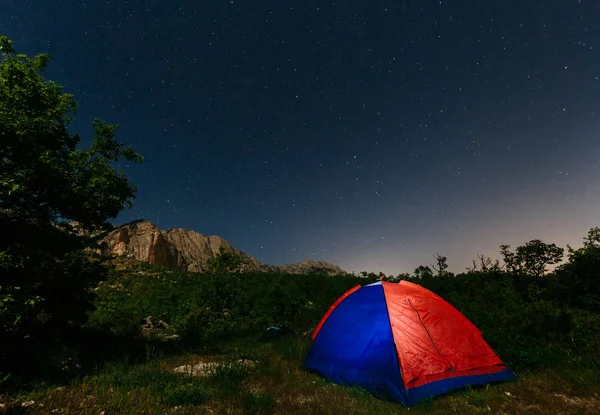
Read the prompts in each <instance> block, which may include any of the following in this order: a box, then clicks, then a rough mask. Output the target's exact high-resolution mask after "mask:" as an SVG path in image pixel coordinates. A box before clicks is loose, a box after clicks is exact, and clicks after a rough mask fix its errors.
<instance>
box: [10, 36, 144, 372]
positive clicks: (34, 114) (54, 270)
mask: <svg viewBox="0 0 600 415" xmlns="http://www.w3.org/2000/svg"><path fill="white" fill-rule="evenodd" d="M0 52H1V53H2V55H1V58H0V126H1V130H0V143H1V146H0V229H2V232H0V275H2V279H1V280H0V338H1V339H2V341H1V342H0V368H2V369H0V371H2V372H6V371H7V369H6V368H7V367H8V366H10V365H13V366H14V365H16V366H17V367H22V366H23V365H24V364H26V363H27V362H28V361H30V359H29V357H28V355H27V354H28V353H31V352H32V349H31V347H30V346H33V345H35V344H36V343H41V344H47V342H48V341H49V340H50V339H54V338H58V337H61V336H64V334H65V333H66V332H68V330H69V329H72V328H76V327H79V326H80V325H81V324H83V323H84V322H85V319H86V315H87V314H86V313H87V312H88V311H89V310H91V295H90V293H89V287H91V286H92V285H93V284H94V283H97V281H99V280H101V279H102V278H103V277H104V274H105V270H104V268H103V266H102V264H101V263H100V261H99V260H98V259H94V258H90V256H89V255H88V254H86V253H85V252H84V250H83V248H84V247H85V245H86V241H87V238H86V237H84V236H78V235H76V234H75V233H73V232H72V227H71V226H70V225H69V224H68V223H67V221H76V222H79V224H80V226H81V229H82V230H83V231H88V232H90V231H95V230H98V229H103V228H106V227H107V226H109V223H108V222H107V220H108V219H110V218H114V217H115V216H116V215H117V214H118V212H119V211H121V210H122V209H123V208H124V207H125V206H128V205H131V200H132V198H133V197H134V194H135V186H134V185H133V184H132V183H130V182H129V180H128V179H127V178H126V177H125V176H124V174H123V173H121V172H118V171H116V170H115V169H114V168H113V167H112V166H111V162H116V161H119V160H120V159H121V158H124V159H126V160H129V161H141V157H140V156H139V155H138V154H137V153H135V152H134V151H133V150H132V149H131V148H126V147H124V146H123V144H121V143H119V142H117V141H115V139H114V137H115V131H116V128H117V127H116V126H114V125H107V124H104V123H102V122H101V121H100V120H95V121H94V125H93V127H94V131H95V136H94V137H93V140H92V146H91V148H89V149H87V150H81V149H77V148H76V147H77V145H78V144H79V142H80V141H81V138H80V137H79V136H78V135H77V134H71V133H70V132H69V130H68V125H69V122H70V121H71V117H72V115H73V114H74V113H75V109H76V105H75V101H74V100H73V97H72V96H71V95H69V94H67V93H64V92H63V91H62V89H61V87H60V86H59V85H57V84H56V83H54V82H52V81H47V80H45V79H44V78H43V77H42V73H43V71H44V69H45V68H46V67H47V65H48V63H49V60H50V58H49V56H48V55H37V56H35V57H33V58H29V57H27V56H25V55H22V54H17V53H16V51H15V49H14V47H13V45H12V42H11V41H10V40H9V39H8V38H6V37H5V36H0ZM23 352H24V353H23ZM9 356H10V358H8V357H9ZM19 357H24V358H25V359H24V360H23V359H20V358H19Z"/></svg>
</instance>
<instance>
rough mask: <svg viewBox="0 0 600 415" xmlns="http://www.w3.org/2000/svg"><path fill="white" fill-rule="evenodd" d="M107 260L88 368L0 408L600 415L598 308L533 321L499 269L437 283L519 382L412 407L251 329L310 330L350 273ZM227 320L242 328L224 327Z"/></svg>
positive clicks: (531, 308) (534, 314) (19, 391)
mask: <svg viewBox="0 0 600 415" xmlns="http://www.w3.org/2000/svg"><path fill="white" fill-rule="evenodd" d="M116 264H117V266H116V267H115V270H114V272H113V273H112V275H111V277H110V279H109V280H108V281H106V282H105V283H103V284H101V286H100V287H99V289H98V290H97V292H98V294H99V296H98V300H97V309H96V311H95V312H94V313H93V314H92V316H91V319H90V322H91V323H90V324H91V325H92V326H93V327H92V328H93V329H94V330H97V333H100V334H99V335H98V334H96V335H94V336H91V337H89V339H86V340H84V341H83V343H85V345H86V346H85V347H86V350H84V351H85V352H86V353H84V355H85V359H84V360H90V359H92V363H93V364H89V363H88V364H87V365H86V368H87V369H86V371H85V372H84V373H83V374H81V375H80V376H79V377H75V378H72V379H71V380H70V381H66V382H63V383H58V382H56V381H55V382H52V381H49V380H45V381H39V382H38V383H37V384H34V385H31V384H29V385H27V386H25V384H24V385H21V387H16V388H14V387H13V388H12V389H10V392H6V393H5V394H4V395H2V396H0V403H1V405H0V414H5V413H6V414H20V413H28V414H95V415H98V414H104V415H109V414H171V413H173V414H204V413H207V414H270V413H272V414H528V413H531V414H598V413H600V363H599V362H600V360H599V359H598V358H597V353H598V347H596V346H597V345H598V344H599V343H598V342H599V336H598V327H599V326H598V323H599V321H600V318H599V317H600V316H598V315H597V314H594V313H584V312H577V313H575V312H572V313H571V315H572V316H573V325H572V327H571V326H568V327H567V328H566V329H564V330H562V331H556V330H555V332H552V329H551V327H553V326H556V324H555V322H554V320H551V321H549V322H547V323H546V322H545V320H543V319H542V317H543V318H544V319H547V318H549V317H548V316H550V317H552V316H554V315H555V314H556V311H557V308H556V307H554V306H551V305H546V303H539V304H538V303H526V302H523V301H521V300H518V299H515V298H513V297H515V295H516V294H515V293H518V290H517V291H514V290H513V288H511V287H512V286H511V285H510V284H509V282H507V280H504V279H498V280H493V279H491V278H486V279H485V280H483V279H482V280H481V281H482V282H484V283H485V284H487V285H482V284H477V282H478V281H475V280H473V281H470V280H467V277H462V278H463V279H458V278H457V279H456V280H454V281H450V282H448V283H447V284H448V285H447V286H440V287H438V288H437V289H436V291H439V292H441V293H442V296H444V297H446V298H448V299H449V300H450V301H451V302H452V303H453V304H455V305H456V306H457V307H458V308H459V309H460V310H461V311H463V312H465V314H466V315H467V317H469V318H470V319H472V320H474V321H476V322H477V325H478V326H479V327H480V328H482V329H483V331H484V333H486V335H487V336H488V337H489V338H490V339H491V344H492V346H493V348H494V349H495V350H496V351H497V352H498V353H499V355H500V356H501V357H502V358H503V359H504V361H505V362H507V363H509V364H510V366H511V368H513V369H514V370H515V372H516V374H517V376H518V380H517V381H516V382H511V383H504V384H491V385H487V386H485V387H477V388H468V389H464V390H460V391H456V392H453V393H450V394H447V395H444V396H440V397H437V398H435V399H432V400H429V401H426V402H423V403H421V404H419V405H417V406H415V407H413V408H411V409H410V410H409V409H406V408H404V407H402V406H401V405H400V404H398V403H395V402H389V401H385V400H381V399H378V398H376V397H374V396H373V395H371V394H370V393H369V392H368V391H365V390H362V389H359V388H354V387H345V386H341V385H337V384H334V383H331V382H329V381H327V380H325V379H323V378H321V377H319V376H317V375H315V374H312V373H308V372H305V371H303V370H302V369H301V364H302V360H303V359H304V356H305V355H306V352H307V351H308V348H309V347H310V339H309V338H308V337H307V336H302V335H290V336H287V337H283V338H280V339H277V340H274V341H265V340H263V339H262V337H261V335H262V331H263V330H264V328H266V327H267V326H268V325H270V324H272V323H273V322H276V321H281V322H284V323H286V324H287V325H288V326H290V327H292V328H294V329H295V330H296V331H297V332H302V331H303V330H304V329H306V328H307V327H310V326H312V327H314V325H316V323H317V322H318V320H319V319H320V317H321V316H322V314H323V312H324V311H325V310H326V309H327V308H328V307H329V306H330V305H331V303H332V302H333V301H334V300H335V299H336V298H337V297H338V296H339V295H340V294H341V293H343V292H344V291H346V290H347V289H348V288H350V287H352V286H353V285H355V284H356V283H357V282H358V281H357V280H356V279H352V278H346V279H343V278H342V279H326V280H323V277H322V276H316V277H315V276H281V275H279V276H277V275H248V276H244V278H243V279H241V280H237V281H236V280H235V279H234V278H232V277H231V276H223V275H221V276H215V277H211V276H209V275H206V276H198V275H194V274H188V273H184V272H179V271H171V270H166V269H157V268H156V267H151V266H148V265H145V264H139V263H133V264H127V263H125V262H124V261H123V260H122V259H119V260H117V262H116ZM468 278H474V277H468ZM436 283H440V284H441V283H444V282H443V281H436ZM450 284H451V285H450ZM459 284H462V285H459ZM493 284H495V285H493ZM224 287H226V288H227V289H224ZM240 287H241V288H240ZM231 290H233V291H231ZM444 290H445V291H444ZM473 290H480V291H481V292H480V291H474V292H471V291H473ZM485 290H487V291H489V292H490V295H495V296H496V298H495V299H494V304H495V307H493V308H491V307H487V303H486V301H489V298H490V297H489V295H488V294H487V293H483V291H485ZM231 292H234V293H236V295H237V297H236V296H232V295H231ZM546 308H548V309H547V310H546ZM148 315H152V316H155V317H157V319H158V318H160V319H164V321H166V322H168V323H169V326H168V328H160V329H158V331H156V332H153V333H150V334H151V335H150V337H148V336H147V335H144V336H142V335H140V332H139V325H140V319H141V318H143V317H145V316H148ZM280 317H281V319H280V320H277V319H278V318H280ZM524 317H525V318H524ZM157 319H156V320H157ZM156 320H155V321H156ZM540 321H541V323H540ZM542 323H543V324H545V325H546V326H547V327H550V328H549V329H546V328H545V327H546V326H544V325H542ZM231 326H234V327H241V328H242V329H238V330H236V331H234V332H233V334H232V332H231V330H230V327H231ZM530 327H534V328H536V327H537V328H538V329H539V328H540V327H541V329H540V333H541V334H540V333H537V334H536V333H533V332H532V330H531V328H530ZM511 330H512V331H511ZM173 333H178V334H182V336H181V338H180V339H179V340H178V341H176V342H170V341H165V340H161V338H160V334H166V335H171V334H173ZM186 333H187V334H186ZM548 333H550V334H551V335H552V336H553V337H552V336H550V334H548ZM553 333H554V334H553ZM543 336H546V337H543ZM83 343H82V344H83ZM243 361H250V362H252V364H251V365H248V364H243V363H240V362H243ZM202 362H203V363H208V362H213V363H215V366H211V367H210V368H209V369H208V372H207V374H206V376H192V375H189V374H185V373H176V372H174V369H175V368H178V367H180V366H183V365H196V364H199V363H202Z"/></svg>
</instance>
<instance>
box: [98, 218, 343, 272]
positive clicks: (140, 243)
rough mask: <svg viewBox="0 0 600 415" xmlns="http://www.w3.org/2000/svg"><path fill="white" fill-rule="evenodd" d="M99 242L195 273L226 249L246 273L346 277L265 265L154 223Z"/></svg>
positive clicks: (308, 267)
mask: <svg viewBox="0 0 600 415" xmlns="http://www.w3.org/2000/svg"><path fill="white" fill-rule="evenodd" d="M98 241H99V243H100V246H101V247H103V248H102V249H103V250H104V251H105V252H107V253H111V254H114V255H122V256H127V257H131V258H135V259H137V260H140V261H145V262H148V263H150V264H155V265H159V266H165V267H169V268H176V269H182V270H186V271H191V272H205V271H207V270H208V260H209V259H210V258H213V257H214V256H216V255H217V254H219V252H220V250H221V248H223V249H224V250H225V251H226V252H231V253H235V254H237V255H239V256H240V257H241V258H242V265H241V270H242V271H280V272H286V273H291V274H306V273H311V272H321V273H325V274H327V275H340V274H346V272H345V271H343V270H342V269H341V268H340V267H338V266H337V265H333V264H329V263H327V262H324V261H310V260H308V261H302V262H299V263H296V264H288V265H282V266H276V265H268V264H262V263H260V262H259V261H258V260H257V259H256V258H254V257H252V256H250V255H248V254H246V253H244V252H242V251H240V250H239V249H236V248H234V247H233V246H232V245H231V243H229V241H226V240H225V239H223V238H221V237H219V236H203V235H201V234H199V233H198V232H194V231H190V230H186V229H181V228H174V229H169V230H161V229H159V228H157V227H156V226H155V225H154V224H153V223H151V222H148V221H144V220H140V221H135V222H131V223H128V224H125V225H122V226H120V227H117V228H116V229H114V230H112V231H110V232H108V233H106V234H104V235H102V236H100V237H99V238H98Z"/></svg>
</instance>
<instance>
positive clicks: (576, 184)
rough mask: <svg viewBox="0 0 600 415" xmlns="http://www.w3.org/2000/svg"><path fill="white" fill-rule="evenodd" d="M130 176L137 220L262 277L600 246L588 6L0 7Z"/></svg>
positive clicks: (459, 262)
mask: <svg viewBox="0 0 600 415" xmlns="http://www.w3.org/2000/svg"><path fill="white" fill-rule="evenodd" d="M0 32H2V33H3V34H5V35H7V36H8V37H9V38H11V39H12V40H13V41H14V45H15V47H16V48H17V51H19V52H23V53H27V54H34V53H45V52H47V53H50V54H51V55H52V58H53V59H52V61H51V66H50V69H49V70H48V71H47V73H46V76H47V77H48V78H49V79H52V80H55V81H56V82H58V83H60V84H62V85H63V86H64V87H65V90H66V91H67V92H70V93H73V94H74V95H75V98H76V100H77V101H78V103H79V115H78V117H77V118H76V120H75V121H74V122H73V123H72V124H71V126H72V130H73V131H74V132H79V133H80V134H82V135H83V136H84V137H86V139H85V140H84V143H83V145H84V146H87V145H88V144H89V137H90V134H91V121H92V119H93V118H94V117H99V118H101V119H103V120H105V121H107V122H110V123H116V124H119V125H120V128H119V134H118V139H119V140H121V141H124V142H126V143H127V144H130V145H132V146H133V147H134V148H135V149H136V150H137V151H139V152H140V153H141V154H143V155H144V156H145V157H146V161H145V162H144V163H143V164H141V165H132V166H127V165H121V166H120V167H121V168H122V169H123V170H124V171H125V172H126V174H127V175H128V176H129V177H130V178H131V179H132V180H133V181H134V182H135V183H136V184H137V185H138V194H137V198H136V200H135V203H134V209H131V210H127V211H124V212H123V213H122V214H121V215H120V216H119V217H118V218H117V219H116V220H115V221H114V223H115V224H121V223H125V222H128V221H131V220H135V219H138V218H144V219H147V220H150V221H152V222H154V223H155V224H156V225H157V226H159V227H160V228H163V229H168V228H172V227H182V228H187V229H192V230H195V231H198V232H200V233H202V234H204V235H219V236H221V237H224V238H226V239H228V240H229V241H231V242H232V244H233V245H234V246H235V247H237V248H240V249H242V250H243V251H245V252H247V253H249V254H251V255H254V256H256V257H257V258H258V259H259V260H261V261H263V262H267V263H271V264H284V263H292V262H297V261H301V260H304V259H315V260H326V261H329V262H333V263H336V264H338V265H340V266H341V267H342V268H344V269H346V270H348V271H362V270H367V271H374V272H378V271H383V272H386V273H394V274H397V273H399V272H412V271H413V270H414V268H415V267H416V266H418V265H419V264H431V263H433V261H434V260H433V257H432V255H433V254H435V253H436V252H439V253H440V254H442V255H445V256H447V257H448V262H449V265H450V268H449V269H450V270H451V271H454V272H462V271H464V267H465V266H468V265H470V261H471V259H475V258H476V256H477V254H486V255H490V256H492V257H499V248H498V246H499V245H500V244H510V245H512V246H513V248H514V247H516V246H518V245H521V244H524V243H525V242H527V241H529V240H531V239H542V240H543V241H544V242H547V243H556V244H558V245H559V246H562V247H566V244H567V243H569V244H572V245H574V246H576V247H578V246H581V244H582V237H583V236H584V235H585V234H586V232H587V230H588V229H589V228H590V227H593V226H599V225H600V178H599V174H600V129H599V128H600V120H599V116H600V7H599V3H598V2H597V1H588V0H584V1H581V0H579V1H576V0H545V1H516V0H505V1H500V0H491V1H474V0H461V1H426V0H423V1H416V0H406V1H391V0H387V1H368V0H364V1H341V0H339V1H335V2H332V1H314V0H313V1H303V2H296V1H293V2H292V1H283V0H278V1H273V0H264V1H242V0H234V1H230V0H226V1H220V0H214V1H192V0H189V1H175V0H173V1H123V0H110V1H95V0H88V1H84V0H79V1H48V0H0Z"/></svg>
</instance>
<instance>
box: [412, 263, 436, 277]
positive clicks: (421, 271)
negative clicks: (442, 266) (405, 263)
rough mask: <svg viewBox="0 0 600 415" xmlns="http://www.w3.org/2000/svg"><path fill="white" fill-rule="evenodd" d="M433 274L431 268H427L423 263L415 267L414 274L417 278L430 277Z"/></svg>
mask: <svg viewBox="0 0 600 415" xmlns="http://www.w3.org/2000/svg"><path fill="white" fill-rule="evenodd" d="M432 275H433V271H432V270H431V268H429V267H428V266H427V265H425V266H423V265H419V266H418V267H417V268H416V269H415V276H416V277H417V278H422V277H431V276H432Z"/></svg>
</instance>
